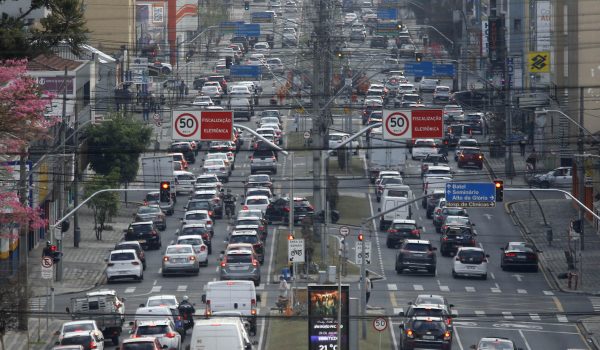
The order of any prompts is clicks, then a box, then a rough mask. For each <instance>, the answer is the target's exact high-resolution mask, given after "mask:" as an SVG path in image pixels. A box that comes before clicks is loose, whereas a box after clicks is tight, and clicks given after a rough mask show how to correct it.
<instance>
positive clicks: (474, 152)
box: [462, 148, 480, 154]
mask: <svg viewBox="0 0 600 350" xmlns="http://www.w3.org/2000/svg"><path fill="white" fill-rule="evenodd" d="M479 153H480V151H479V149H472V148H467V149H463V150H462V154H479Z"/></svg>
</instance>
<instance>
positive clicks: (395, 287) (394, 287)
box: [387, 283, 398, 290]
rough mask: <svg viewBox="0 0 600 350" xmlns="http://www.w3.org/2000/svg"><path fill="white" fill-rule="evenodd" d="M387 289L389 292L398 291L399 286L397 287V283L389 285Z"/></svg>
mask: <svg viewBox="0 0 600 350" xmlns="http://www.w3.org/2000/svg"><path fill="white" fill-rule="evenodd" d="M387 289H388V290H398V286H397V285H396V283H388V285H387Z"/></svg>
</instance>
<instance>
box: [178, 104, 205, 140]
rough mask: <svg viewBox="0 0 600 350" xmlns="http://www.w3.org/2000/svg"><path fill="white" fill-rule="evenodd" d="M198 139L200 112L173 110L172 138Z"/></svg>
mask: <svg viewBox="0 0 600 350" xmlns="http://www.w3.org/2000/svg"><path fill="white" fill-rule="evenodd" d="M199 139H200V112H196V111H173V140H199Z"/></svg>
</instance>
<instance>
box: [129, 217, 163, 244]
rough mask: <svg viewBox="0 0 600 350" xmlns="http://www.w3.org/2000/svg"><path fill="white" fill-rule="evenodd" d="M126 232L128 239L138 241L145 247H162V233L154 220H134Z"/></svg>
mask: <svg viewBox="0 0 600 350" xmlns="http://www.w3.org/2000/svg"><path fill="white" fill-rule="evenodd" d="M123 232H124V233H125V240H126V241H138V242H140V245H141V246H142V248H144V249H151V248H152V249H160V247H162V243H161V241H160V233H159V232H158V229H157V228H156V225H154V223H153V222H152V221H142V222H134V223H131V224H129V227H128V228H127V229H126V230H123Z"/></svg>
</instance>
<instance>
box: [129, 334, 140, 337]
mask: <svg viewBox="0 0 600 350" xmlns="http://www.w3.org/2000/svg"><path fill="white" fill-rule="evenodd" d="M139 337H140V336H139V335H137V334H132V335H131V338H139Z"/></svg>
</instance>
